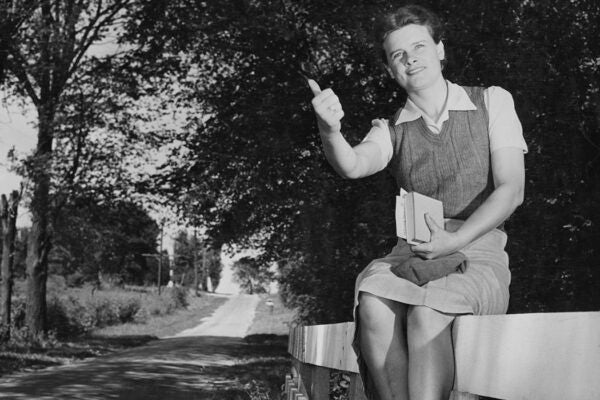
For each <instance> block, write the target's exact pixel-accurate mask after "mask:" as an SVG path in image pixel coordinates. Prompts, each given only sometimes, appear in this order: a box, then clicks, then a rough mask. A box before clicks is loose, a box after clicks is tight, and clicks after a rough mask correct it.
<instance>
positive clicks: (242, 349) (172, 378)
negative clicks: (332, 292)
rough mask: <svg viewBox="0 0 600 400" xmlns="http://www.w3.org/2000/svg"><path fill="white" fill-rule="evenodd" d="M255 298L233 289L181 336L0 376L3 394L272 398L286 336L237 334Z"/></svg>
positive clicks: (90, 398)
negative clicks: (266, 395) (267, 394)
mask: <svg viewBox="0 0 600 400" xmlns="http://www.w3.org/2000/svg"><path fill="white" fill-rule="evenodd" d="M257 303H258V298H256V299H255V298H254V297H247V296H246V295H242V296H232V298H231V299H230V300H229V301H228V302H227V303H225V304H224V305H223V306H221V307H220V308H219V309H217V311H216V312H215V313H214V314H213V316H212V317H210V318H208V319H207V320H206V321H205V322H204V323H203V324H201V325H200V326H198V327H197V328H193V329H190V330H187V331H184V332H181V333H180V337H173V338H167V339H160V340H156V341H153V342H149V343H148V344H146V345H143V346H140V347H136V348H132V349H129V350H126V351H123V352H119V353H115V354H112V355H109V356H104V357H98V358H95V359H93V360H89V361H85V362H81V363H74V364H70V365H63V366H58V367H51V368H47V369H44V370H41V371H36V372H25V373H18V374H14V375H10V376H6V377H4V378H2V379H0V398H3V399H36V400H41V399H86V400H96V399H98V400H100V399H131V400H137V399H140V400H142V399H144V400H155V399H156V400H158V399H161V400H163V399H164V400H179V399H182V400H183V399H202V400H204V399H209V400H213V399H214V400H241V399H248V398H249V393H250V392H256V391H262V392H270V393H272V394H271V398H277V391H278V390H279V389H278V385H280V384H281V383H282V382H283V380H282V379H283V378H282V377H284V376H285V374H286V372H287V371H288V369H289V359H288V357H287V354H286V338H285V337H276V336H273V335H271V336H269V335H262V336H261V335H256V336H254V337H249V338H247V340H244V339H242V336H244V335H245V333H246V331H247V330H248V327H249V326H250V324H251V322H252V316H253V315H254V309H255V307H256V304H257ZM248 321H249V322H248ZM194 335H201V336H194ZM257 382H268V384H267V386H268V387H258V386H257Z"/></svg>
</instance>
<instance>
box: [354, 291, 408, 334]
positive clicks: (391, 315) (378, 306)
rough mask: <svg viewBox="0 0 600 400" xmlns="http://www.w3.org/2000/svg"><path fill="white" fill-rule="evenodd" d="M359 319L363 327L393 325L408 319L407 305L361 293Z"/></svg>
mask: <svg viewBox="0 0 600 400" xmlns="http://www.w3.org/2000/svg"><path fill="white" fill-rule="evenodd" d="M358 303H359V306H358V311H359V312H358V317H359V319H360V324H361V326H362V327H365V328H368V327H377V326H385V325H393V324H394V323H396V322H397V321H398V319H399V318H400V319H401V320H404V319H405V318H406V316H405V315H406V305H404V304H402V303H398V302H395V301H393V300H389V299H385V298H382V297H379V296H375V295H374V294H371V293H367V292H360V294H359V298H358Z"/></svg>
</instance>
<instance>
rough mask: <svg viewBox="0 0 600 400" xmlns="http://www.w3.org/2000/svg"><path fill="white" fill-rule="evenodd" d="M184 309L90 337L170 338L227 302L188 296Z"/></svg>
mask: <svg viewBox="0 0 600 400" xmlns="http://www.w3.org/2000/svg"><path fill="white" fill-rule="evenodd" d="M188 301H189V305H188V307H187V308H186V309H178V310H176V311H175V312H173V313H171V314H167V315H160V316H155V317H150V318H148V320H147V321H146V322H145V323H143V324H137V323H125V324H120V325H112V326H107V327H104V328H100V329H94V330H93V331H92V332H91V333H90V337H119V336H145V335H152V336H155V337H157V338H163V337H168V336H172V335H174V334H176V333H178V332H181V331H183V330H185V329H189V328H193V327H194V326H196V325H199V324H200V323H201V321H202V319H203V318H205V317H207V316H209V315H211V314H212V313H213V311H215V310H216V309H217V308H218V307H219V306H221V305H222V304H223V303H225V302H226V301H227V297H224V296H220V295H215V294H211V293H203V294H202V295H201V296H200V297H196V296H193V295H190V296H189V297H188Z"/></svg>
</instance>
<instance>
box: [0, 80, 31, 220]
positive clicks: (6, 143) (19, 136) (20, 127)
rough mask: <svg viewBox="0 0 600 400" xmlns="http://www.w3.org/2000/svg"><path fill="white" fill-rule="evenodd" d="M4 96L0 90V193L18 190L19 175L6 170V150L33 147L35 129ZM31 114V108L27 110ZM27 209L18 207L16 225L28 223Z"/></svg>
mask: <svg viewBox="0 0 600 400" xmlns="http://www.w3.org/2000/svg"><path fill="white" fill-rule="evenodd" d="M4 100H5V96H4V94H3V93H2V92H0V193H2V194H6V195H8V194H9V193H10V192H11V191H13V190H19V187H20V183H21V177H19V176H17V175H15V174H13V173H11V172H9V171H8V158H7V155H8V152H9V150H10V149H11V148H13V147H14V148H15V151H16V152H17V153H19V154H26V153H29V152H31V151H33V149H34V148H35V144H36V130H35V127H34V126H33V125H32V123H31V122H30V119H28V118H27V117H25V116H24V115H23V111H22V109H20V108H19V107H18V106H14V105H8V104H6V102H5V101H4ZM28 114H29V115H31V110H29V111H28ZM29 223H30V222H29V217H28V213H27V210H25V209H24V208H23V207H20V208H19V218H18V219H17V225H18V226H20V227H22V226H27V225H29Z"/></svg>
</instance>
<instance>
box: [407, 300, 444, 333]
mask: <svg viewBox="0 0 600 400" xmlns="http://www.w3.org/2000/svg"><path fill="white" fill-rule="evenodd" d="M454 318H455V316H454V315H453V314H446V313H442V312H440V311H437V310H434V309H432V308H429V307H426V306H411V307H410V308H409V309H408V312H407V327H408V329H409V331H410V332H413V333H414V335H413V336H414V337H417V338H431V337H432V336H433V335H437V334H440V333H442V332H443V331H444V330H446V329H449V328H450V327H451V326H452V322H453V321H454Z"/></svg>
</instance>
